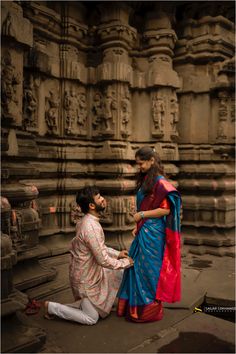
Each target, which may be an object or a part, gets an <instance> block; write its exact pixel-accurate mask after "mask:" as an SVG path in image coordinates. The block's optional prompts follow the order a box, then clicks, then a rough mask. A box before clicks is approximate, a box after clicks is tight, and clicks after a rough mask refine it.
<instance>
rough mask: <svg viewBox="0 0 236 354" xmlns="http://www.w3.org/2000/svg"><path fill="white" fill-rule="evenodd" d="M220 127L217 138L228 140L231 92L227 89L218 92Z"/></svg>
mask: <svg viewBox="0 0 236 354" xmlns="http://www.w3.org/2000/svg"><path fill="white" fill-rule="evenodd" d="M218 100H219V104H218V127H217V137H216V138H217V139H220V140H226V139H227V136H228V133H227V129H228V116H229V108H230V107H229V94H228V93H227V91H220V92H219V93H218Z"/></svg>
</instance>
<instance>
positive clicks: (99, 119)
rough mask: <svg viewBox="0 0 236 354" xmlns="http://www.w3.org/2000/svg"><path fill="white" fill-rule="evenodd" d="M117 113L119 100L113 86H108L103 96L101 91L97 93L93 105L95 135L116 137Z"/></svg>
mask: <svg viewBox="0 0 236 354" xmlns="http://www.w3.org/2000/svg"><path fill="white" fill-rule="evenodd" d="M116 111H117V99H116V93H115V90H114V89H113V87H112V85H108V86H107V87H106V88H105V90H104V92H103V94H102V93H101V92H99V91H96V92H95V94H94V97H93V105H92V112H93V115H94V118H93V127H94V132H95V135H102V136H107V137H108V136H113V135H114V127H115V115H116Z"/></svg>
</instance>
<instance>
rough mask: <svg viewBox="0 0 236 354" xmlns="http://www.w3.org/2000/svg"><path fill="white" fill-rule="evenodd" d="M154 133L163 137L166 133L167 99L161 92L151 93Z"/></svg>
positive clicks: (155, 135)
mask: <svg viewBox="0 0 236 354" xmlns="http://www.w3.org/2000/svg"><path fill="white" fill-rule="evenodd" d="M151 112H152V135H153V136H154V137H155V138H161V137H163V135H164V124H165V123H164V122H165V118H166V101H165V98H164V96H162V95H161V93H160V92H153V93H152V95H151Z"/></svg>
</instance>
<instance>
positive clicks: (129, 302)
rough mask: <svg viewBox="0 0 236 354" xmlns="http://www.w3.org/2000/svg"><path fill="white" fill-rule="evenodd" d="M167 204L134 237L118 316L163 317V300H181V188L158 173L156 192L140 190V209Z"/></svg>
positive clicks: (137, 319) (147, 319) (136, 319)
mask: <svg viewBox="0 0 236 354" xmlns="http://www.w3.org/2000/svg"><path fill="white" fill-rule="evenodd" d="M159 207H161V208H168V209H170V210H171V212H170V214H169V215H168V216H165V217H161V218H149V219H143V220H141V221H140V222H139V223H138V231H137V235H136V237H135V239H134V240H133V242H132V244H131V247H130V251H129V256H130V257H132V258H133V260H134V266H133V267H131V268H128V269H126V270H125V272H124V276H123V280H122V283H121V286H120V289H119V292H118V298H119V301H118V309H117V315H118V316H126V318H127V319H128V320H131V321H134V322H151V321H158V320H161V319H162V317H163V308H162V301H164V302H176V301H179V300H180V292H181V291H180V290H181V285H180V208H181V198H180V195H179V193H178V191H177V190H176V189H175V188H174V187H173V186H172V185H171V184H170V183H169V182H168V181H167V180H166V179H165V178H164V177H163V176H158V177H157V179H156V183H155V185H154V187H153V192H152V193H151V194H150V195H148V196H144V194H143V193H142V190H141V189H140V190H139V191H138V193H137V209H138V210H139V211H145V210H152V209H156V208H159Z"/></svg>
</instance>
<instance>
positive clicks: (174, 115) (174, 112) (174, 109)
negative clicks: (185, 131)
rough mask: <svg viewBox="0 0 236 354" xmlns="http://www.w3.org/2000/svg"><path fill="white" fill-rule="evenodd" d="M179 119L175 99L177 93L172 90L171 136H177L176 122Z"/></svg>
mask: <svg viewBox="0 0 236 354" xmlns="http://www.w3.org/2000/svg"><path fill="white" fill-rule="evenodd" d="M178 121H179V105H178V101H177V95H176V93H175V92H174V91H173V93H172V96H171V98H170V126H171V136H172V137H175V136H178V132H177V123H178Z"/></svg>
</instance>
